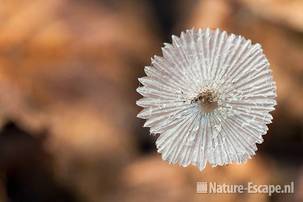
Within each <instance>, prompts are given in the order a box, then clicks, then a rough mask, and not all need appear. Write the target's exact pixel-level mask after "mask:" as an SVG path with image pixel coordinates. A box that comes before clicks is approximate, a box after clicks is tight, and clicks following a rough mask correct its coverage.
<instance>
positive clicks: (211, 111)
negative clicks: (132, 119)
mask: <svg viewBox="0 0 303 202" xmlns="http://www.w3.org/2000/svg"><path fill="white" fill-rule="evenodd" d="M162 52H163V57H159V56H154V58H152V64H151V66H146V67H145V69H144V71H145V73H146V75H147V76H146V77H143V78H139V81H140V83H141V84H143V86H141V87H138V88H137V92H138V93H140V94H141V95H142V96H143V98H141V99H140V100H138V101H137V105H139V106H141V107H143V108H144V109H143V110H142V111H141V112H140V113H139V114H138V117H139V118H143V119H146V122H145V124H144V127H150V132H151V133H154V134H159V137H158V139H157V141H156V146H157V149H158V152H159V153H161V154H162V158H163V159H164V160H167V161H168V162H170V163H174V164H175V163H177V164H179V165H182V166H188V165H190V164H193V165H196V166H197V167H198V168H199V169H200V170H203V169H204V168H205V165H206V163H207V162H209V163H210V164H211V165H213V166H216V165H224V164H229V163H243V162H245V161H246V160H247V159H249V158H250V157H251V156H252V155H255V152H256V150H257V146H256V143H259V144H260V143H262V142H263V137H262V135H265V134H266V132H267V130H268V127H267V126H266V124H269V123H271V120H272V116H271V114H270V113H269V112H271V111H273V110H274V106H275V105H276V100H275V98H276V85H275V82H274V81H273V78H272V74H271V70H270V68H269V62H268V60H267V58H266V57H265V55H264V54H263V50H262V48H261V46H260V44H252V42H251V41H250V40H247V39H245V38H244V37H242V36H237V35H234V34H228V33H226V32H225V31H221V30H219V29H217V30H210V29H198V30H196V29H191V30H187V31H186V32H182V33H181V36H180V37H176V36H172V44H164V47H163V48H162Z"/></svg>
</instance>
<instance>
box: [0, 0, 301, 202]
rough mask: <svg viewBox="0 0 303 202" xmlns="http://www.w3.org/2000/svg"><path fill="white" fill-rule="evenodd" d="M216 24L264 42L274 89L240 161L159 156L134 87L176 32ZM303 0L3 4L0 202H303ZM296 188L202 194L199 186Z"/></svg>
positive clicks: (22, 0) (24, 0) (12, 0)
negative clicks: (268, 119) (261, 126)
mask: <svg viewBox="0 0 303 202" xmlns="http://www.w3.org/2000/svg"><path fill="white" fill-rule="evenodd" d="M192 27H195V28H200V27H201V28H204V27H211V28H217V27H219V28H221V29H224V30H226V31H228V32H232V33H236V34H241V35H244V36H245V37H247V38H250V39H252V41H253V42H258V43H261V44H262V46H263V48H264V51H265V54H266V55H267V56H268V58H269V61H270V63H271V67H272V69H273V74H274V79H275V80H276V82H277V87H278V106H277V109H276V110H275V111H274V112H273V116H274V121H273V124H271V125H270V130H269V133H268V134H267V135H266V136H265V142H264V143H263V144H262V145H259V146H258V148H259V151H258V152H257V155H256V156H255V157H254V158H253V159H252V160H250V161H248V163H246V164H244V165H229V166H225V167H216V168H211V167H210V166H208V167H207V168H206V169H205V170H204V171H203V172H199V171H198V169H196V168H195V167H192V166H190V167H188V168H181V167H178V166H173V165H169V164H168V163H166V162H163V161H162V160H161V157H160V155H159V154H157V153H156V150H155V148H154V142H155V137H153V136H149V135H148V133H149V132H148V129H144V128H142V125H143V122H144V121H143V120H139V119H137V118H136V114H137V113H138V112H139V110H140V108H139V107H137V106H135V101H136V100H137V99H138V98H139V97H140V96H139V95H138V94H136V92H135V89H136V88H137V86H138V85H139V83H138V81H137V78H138V77H140V76H143V74H144V73H143V67H144V65H149V63H150V57H151V56H152V55H154V54H160V47H161V46H162V43H163V42H170V41H171V40H170V36H171V34H176V35H179V33H180V32H181V31H183V30H185V29H188V28H192ZM302 100H303V1H302V0H189V1H181V0H166V1H162V0H126V1H122V0H120V1H119V0H31V1H29V0H1V1H0V125H1V126H2V129H1V132H0V202H2V201H3V202H6V201H7V202H103V201H105V202H107V201H108V202H116V201H117V202H119V201H129V202H143V201H147V202H153V201H155V202H162V201H163V202H174V201H180V202H181V201H182V202H183V201H209V202H213V201H222V202H229V201H247V202H250V201H251V202H254V201H261V202H271V201H272V202H281V201H303V194H302V192H303V164H302V162H303V161H302V156H303V147H302V146H303V144H302V143H303V101H302ZM198 181H215V182H217V183H233V184H245V183H247V182H248V181H252V182H254V183H256V184H270V183H271V184H287V183H289V182H290V181H294V182H295V194H274V195H273V196H271V197H269V196H268V195H266V194H210V195H208V194H196V182H198Z"/></svg>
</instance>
